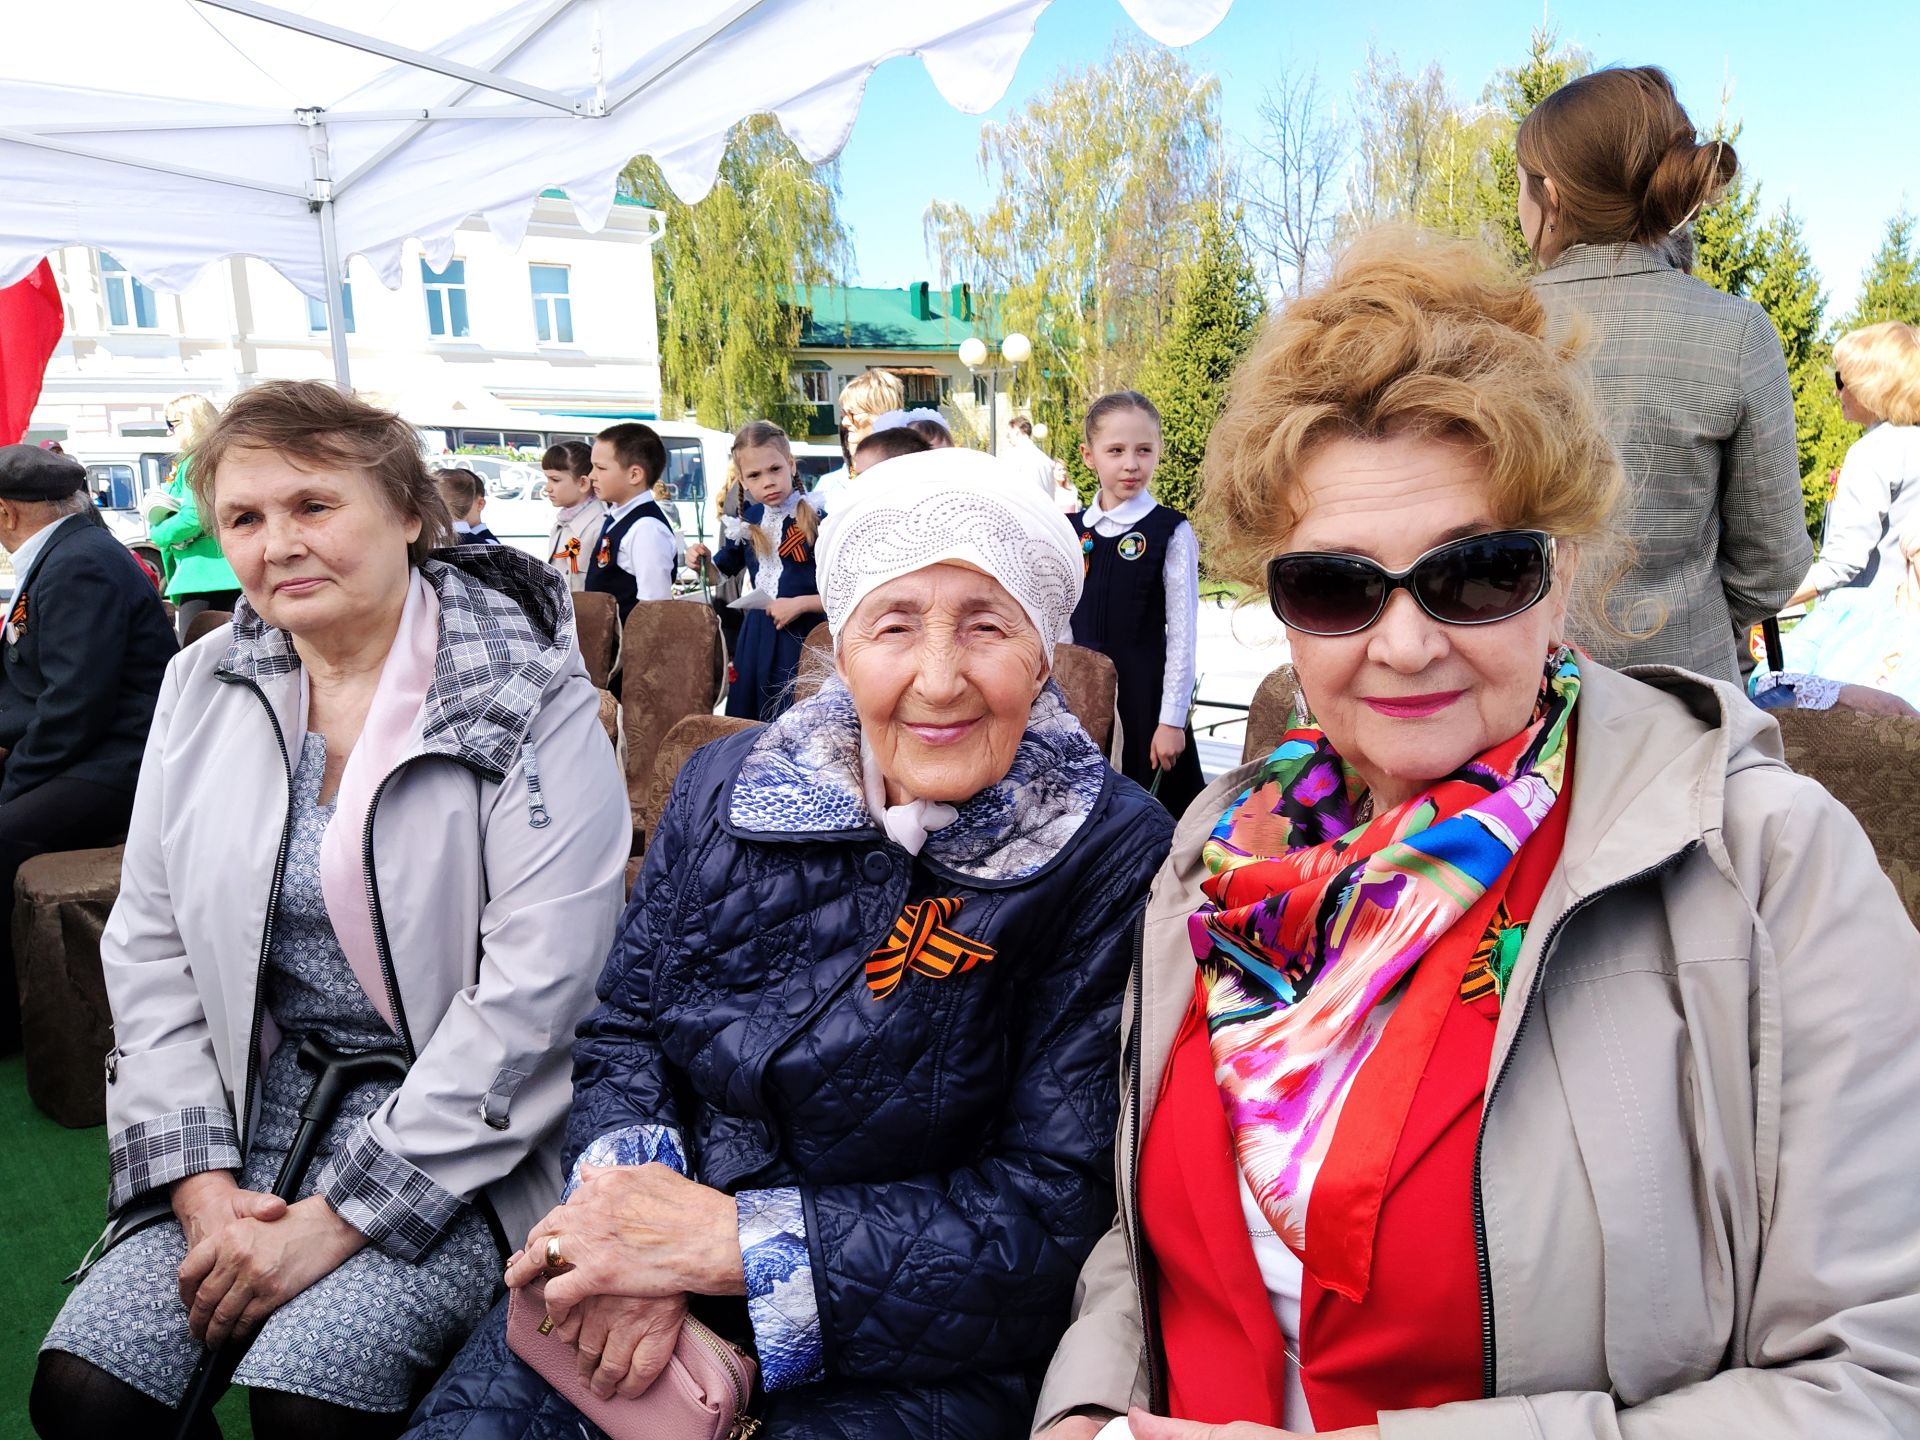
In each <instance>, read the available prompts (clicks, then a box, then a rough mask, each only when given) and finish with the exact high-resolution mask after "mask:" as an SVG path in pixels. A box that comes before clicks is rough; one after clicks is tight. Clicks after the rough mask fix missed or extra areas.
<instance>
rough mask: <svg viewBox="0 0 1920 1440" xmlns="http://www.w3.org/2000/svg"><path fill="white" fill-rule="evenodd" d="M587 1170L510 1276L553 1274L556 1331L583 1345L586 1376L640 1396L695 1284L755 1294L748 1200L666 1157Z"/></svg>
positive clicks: (668, 1349) (510, 1280)
mask: <svg viewBox="0 0 1920 1440" xmlns="http://www.w3.org/2000/svg"><path fill="white" fill-rule="evenodd" d="M580 1174H581V1179H580V1184H579V1185H578V1186H577V1187H576V1188H575V1190H574V1192H573V1194H572V1195H571V1196H569V1197H568V1198H567V1200H566V1202H565V1203H564V1204H561V1205H557V1206H555V1207H554V1208H553V1209H552V1210H551V1211H550V1212H548V1214H547V1216H546V1218H545V1219H543V1220H541V1221H540V1223H539V1224H537V1225H535V1226H534V1227H533V1229H532V1230H531V1231H529V1232H528V1233H527V1244H526V1248H525V1249H524V1250H521V1251H518V1252H516V1253H515V1254H514V1255H513V1256H512V1257H511V1258H510V1259H509V1260H508V1261H507V1274H506V1281H507V1286H508V1288H510V1289H515V1290H518V1289H521V1288H522V1287H524V1286H526V1285H530V1284H532V1283H533V1282H534V1281H535V1280H538V1279H540V1278H542V1277H543V1276H544V1277H546V1280H547V1285H546V1306H547V1314H548V1315H549V1316H551V1317H552V1319H553V1321H554V1330H553V1333H554V1334H555V1335H557V1336H559V1337H560V1339H562V1340H564V1341H565V1342H566V1343H568V1344H570V1345H572V1346H574V1347H575V1348H576V1349H577V1350H578V1351H579V1352H580V1378H581V1380H582V1381H583V1382H584V1383H585V1384H586V1385H587V1387H588V1388H589V1389H591V1390H592V1391H593V1393H594V1394H595V1395H597V1396H599V1397H600V1398H601V1399H603V1400H606V1399H611V1398H612V1397H613V1396H615V1395H619V1396H621V1397H622V1398H627V1399H631V1398H632V1397H634V1396H637V1395H640V1394H642V1393H644V1392H645V1391H646V1389H647V1387H648V1386H649V1385H651V1384H652V1383H653V1382H654V1380H655V1379H656V1378H657V1377H658V1376H659V1374H660V1372H661V1371H662V1370H664V1369H665V1368H666V1365H667V1361H668V1360H669V1359H670V1358H671V1357H672V1355H673V1347H674V1344H675V1342H676V1341H677V1340H678V1339H679V1335H680V1322H681V1320H682V1319H684V1318H685V1316H686V1313H687V1296H688V1295H689V1294H693V1295H744V1294H746V1275H745V1272H744V1270H743V1268H742V1262H741V1258H740V1236H739V1211H738V1208H737V1207H736V1205H735V1204H734V1200H733V1197H732V1196H731V1195H726V1194H723V1193H722V1192H720V1191H718V1190H715V1189H712V1188H711V1187H709V1186H706V1185H701V1184H699V1183H697V1182H695V1181H692V1180H689V1179H687V1178H686V1177H685V1176H683V1175H681V1174H680V1173H679V1172H678V1171H677V1170H674V1169H673V1168H671V1167H670V1166H666V1165H658V1164H650V1165H615V1166H600V1165H584V1166H582V1167H581V1172H580ZM549 1242H551V1244H550V1243H549ZM550 1254H551V1255H552V1256H553V1257H554V1258H555V1259H556V1260H557V1262H558V1263H557V1264H556V1265H554V1266H553V1267H552V1268H549V1255H550Z"/></svg>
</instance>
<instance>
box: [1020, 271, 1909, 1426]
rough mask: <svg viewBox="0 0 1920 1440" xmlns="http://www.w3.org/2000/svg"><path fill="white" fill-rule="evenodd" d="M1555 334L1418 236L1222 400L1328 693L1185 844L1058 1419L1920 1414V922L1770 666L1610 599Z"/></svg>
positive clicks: (1253, 498)
mask: <svg viewBox="0 0 1920 1440" xmlns="http://www.w3.org/2000/svg"><path fill="white" fill-rule="evenodd" d="M1547 333H1548V317H1547V315H1546V314H1545V311H1544V309H1543V307H1542V306H1541V304H1540V303H1539V300H1538V298H1537V297H1536V296H1534V295H1533V294H1532V293H1531V292H1530V291H1529V290H1528V289H1527V288H1526V287H1525V286H1523V285H1521V284H1518V283H1516V282H1514V281H1513V280H1511V279H1509V278H1508V277H1507V276H1506V274H1505V272H1504V270H1502V269H1501V268H1499V267H1498V266H1497V265H1496V264H1495V263H1494V262H1493V261H1491V260H1490V259H1488V258H1486V257H1483V256H1476V255H1475V254H1473V253H1471V252H1467V251H1463V250H1459V249H1454V248H1451V247H1448V246H1442V245H1439V244H1434V245H1431V246H1423V245H1420V244H1417V243H1412V242H1410V241H1409V240H1408V239H1406V238H1405V237H1400V238H1399V239H1397V240H1395V241H1394V242H1393V243H1390V244H1388V245H1385V246H1375V247H1373V248H1371V249H1369V250H1366V251H1364V252H1361V253H1358V254H1355V255H1352V256H1349V257H1348V259H1347V260H1346V261H1345V262H1343V264H1342V266H1341V267H1340V269H1339V270H1338V271H1337V273H1336V275H1335V277H1334V278H1333V280H1331V281H1330V282H1329V284H1328V285H1327V286H1326V287H1325V289H1324V290H1323V291H1321V292H1319V293H1317V294H1312V295H1308V296H1306V297H1304V298H1303V299H1301V300H1299V301H1296V302H1295V303H1294V304H1293V305H1291V306H1289V307H1288V309H1287V311H1286V312H1285V313H1284V314H1283V315H1282V316H1281V317H1280V318H1279V319H1278V320H1277V321H1276V322H1275V323H1274V325H1273V327H1272V328H1271V330H1270V331H1269V333H1268V334H1267V336H1266V337H1265V338H1264V339H1263V340H1262V342H1261V343H1260V345H1259V346H1258V347H1257V348H1256V349H1255V351H1254V352H1253V353H1252V355H1251V356H1250V357H1249V359H1248V361H1247V364H1246V366H1245V367H1244V368H1243V370H1242V372H1241V374H1240V376H1239V377H1238V379H1237V380H1236V382H1235V385H1234V389H1233V392H1232V394H1231V396H1230V398H1229V400H1228V402H1227V405H1226V407H1225V409H1224V411H1223V412H1222V414H1221V417H1220V419H1219V422H1218V423H1217V424H1216V426H1215V428H1214V432H1213V437H1212V440H1211V441H1210V443H1209V445H1208V449H1207V474H1206V477H1205V490H1204V494H1203V497H1202V501H1201V505H1200V507H1199V511H1198V519H1199V520H1200V522H1201V524H1202V526H1203V528H1204V529H1205V531H1206V532H1207V533H1208V534H1209V536H1210V539H1211V542H1212V545H1213V549H1212V552H1211V553H1212V554H1213V557H1214V563H1215V564H1216V565H1217V566H1219V567H1220V568H1221V571H1222V573H1225V574H1228V575H1232V576H1234V577H1235V578H1241V579H1247V580H1258V579H1262V578H1264V580H1265V581H1266V584H1267V589H1268V595H1269V599H1270V601H1271V603H1272V605H1273V607H1274V609H1275V610H1276V611H1277V612H1278V614H1279V616H1280V618H1281V620H1282V621H1283V622H1284V623H1285V624H1286V626H1287V629H1288V635H1289V640H1290V642H1291V646H1292V653H1293V661H1294V668H1295V671H1296V674H1297V678H1298V681H1299V685H1300V695H1301V702H1302V704H1301V707H1300V713H1299V714H1298V715H1297V716H1296V719H1295V721H1294V723H1293V725H1292V726H1291V728H1290V729H1289V730H1288V732H1287V734H1286V735H1285V737H1284V739H1283V740H1282V742H1281V744H1280V745H1279V747H1278V748H1277V749H1275V750H1274V752H1273V753H1272V754H1271V755H1269V756H1266V757H1264V758H1262V759H1260V760H1257V761H1255V762H1253V763H1252V764H1250V765H1247V766H1244V767H1242V768H1241V769H1239V770H1237V771H1235V772H1232V773H1230V774H1228V775H1226V776H1223V777H1222V778H1221V779H1220V780H1219V781H1217V782H1216V783H1215V784H1214V785H1213V786H1212V787H1211V788H1210V789H1209V790H1207V791H1206V792H1205V793H1204V794H1203V795H1201V797H1200V798H1199V799H1198V800H1196V801H1195V802H1194V804H1193V805H1192V806H1190V807H1189V808H1188V810H1187V814H1186V818H1185V819H1184V820H1183V821H1182V822H1181V825H1180V827H1179V829H1178V831H1177V832H1176V833H1175V836H1174V842H1173V850H1172V853H1171V855H1170V856H1169V858H1168V860H1167V863H1166V864H1165V866H1163V867H1162V869H1161V872H1160V874H1159V876H1158V877H1157V879H1156V880H1155V882H1154V888H1153V896H1152V899H1151V901H1150V902H1149V905H1148V910H1147V918H1146V924H1145V930H1144V934H1143V937H1142V944H1141V949H1140V951H1139V952H1137V953H1139V955H1140V956H1141V960H1140V965H1139V970H1138V972H1137V974H1136V977H1135V980H1134V983H1133V986H1132V989H1131V993H1130V998H1129V1004H1128V1008H1127V1010H1126V1012H1125V1013H1124V1014H1123V1017H1122V1033H1123V1034H1124V1035H1125V1037H1126V1039H1125V1042H1124V1043H1125V1051H1124V1068H1123V1071H1122V1074H1123V1077H1124V1078H1123V1082H1122V1084H1123V1088H1122V1098H1121V1108H1122V1114H1123V1116H1125V1119H1124V1120H1123V1122H1122V1125H1121V1129H1120V1137H1119V1143H1118V1146H1117V1151H1116V1153H1117V1154H1118V1155H1119V1156H1120V1157H1121V1161H1120V1167H1119V1169H1120V1176H1119V1178H1120V1186H1119V1189H1120V1200H1121V1206H1120V1216H1119V1220H1118V1222H1117V1223H1116V1225H1115V1226H1114V1229H1113V1230H1112V1232H1111V1233H1110V1234H1109V1235H1108V1236H1107V1237H1106V1239H1105V1240H1103V1241H1102V1242H1101V1243H1100V1245H1099V1246H1097V1247H1096V1248H1095V1250H1094V1252H1093V1255H1092V1257H1091V1258H1090V1259H1089V1261H1088V1262H1087V1265H1086V1266H1085V1268H1084V1269H1083V1271H1082V1273H1081V1278H1080V1290H1079V1296H1078V1303H1077V1307H1076V1314H1075V1318H1074V1321H1073V1323H1072V1325H1071V1326H1070V1328H1069V1329H1068V1331H1067V1333H1066V1336H1065V1338H1064V1339H1063V1340H1062V1342H1061V1345H1060V1347H1059V1350H1058V1352H1057V1354H1056V1355H1055V1358H1054V1361H1053V1364H1052V1366H1051V1368H1050V1370H1049V1372H1048V1375H1047V1379H1046V1383H1045V1387H1044V1389H1043V1392H1042V1395H1041V1399H1040V1403H1039V1410H1038V1422H1037V1423H1038V1424H1039V1425H1040V1426H1042V1427H1043V1428H1044V1429H1045V1430H1046V1433H1047V1435H1048V1437H1049V1440H1085V1437H1090V1436H1093V1435H1095V1434H1097V1433H1100V1432H1101V1431H1102V1429H1103V1427H1105V1426H1106V1425H1108V1424H1110V1423H1114V1422H1113V1420H1112V1418H1111V1417H1115V1416H1119V1415H1122V1414H1124V1413H1125V1412H1127V1411H1129V1409H1132V1411H1133V1413H1132V1414H1130V1415H1126V1418H1125V1419H1124V1420H1122V1421H1120V1422H1118V1423H1119V1424H1120V1425H1121V1426H1124V1427H1125V1429H1126V1430H1127V1433H1129V1434H1130V1435H1131V1436H1132V1437H1133V1440H1227V1437H1231V1440H1261V1437H1268V1440H1285V1437H1291V1436H1298V1435H1306V1434H1320V1435H1326V1434H1337V1435H1340V1436H1344V1437H1347V1440H1695V1437H1700V1436H1707V1435H1716V1436H1719V1435H1724V1436H1740V1437H1743V1440H1800V1437H1804V1436H1821V1437H1828V1436H1832V1437H1846V1440H1867V1437H1885V1440H1896V1437H1905V1436H1913V1435H1916V1434H1920V1242H1916V1236H1917V1235H1920V1199H1916V1198H1915V1193H1914V1185H1913V1176H1914V1174H1915V1172H1916V1170H1920V1124H1916V1123H1915V1118H1914V1117H1915V1115H1916V1114H1917V1113H1920V1054H1916V1051H1915V1047H1914V1045H1913V1036H1912V1032H1913V1017H1914V1015H1915V1014H1916V1013H1920V935H1916V934H1915V932H1914V927H1913V926H1912V924H1911V923H1910V922H1909V921H1908V918H1907V915H1906V912H1905V910H1904V908H1903V907H1902V905H1901V903H1900V900H1899V898H1898V897H1897V896H1896V894H1895V893H1894V890H1893V887H1892V886H1891V885H1890V884H1889V883H1888V881H1887V879H1886V877H1885V876H1884V875H1883V874H1882V873H1881V871H1880V868H1879V866H1878V865H1877V864H1876V863H1875V861H1874V855H1873V851H1872V849H1871V848H1870V847H1869V845H1868V843H1867V840H1866V837H1865V836H1864V835H1863V834H1862V833H1861V831H1860V827H1859V826H1858V825H1857V824H1856V823H1855V822H1854V820H1853V818H1852V817H1851V816H1850V815H1849V814H1848V813H1847V812H1846V811H1845V810H1844V809H1842V808H1841V806H1840V805H1839V804H1838V803H1837V802H1835V801H1834V800H1833V798H1832V797H1831V796H1829V795H1828V794H1827V793H1826V792H1825V791H1823V790H1822V789H1821V788H1820V787H1819V786H1818V785H1816V784H1815V783H1813V782H1812V781H1810V780H1806V779H1802V778H1801V777H1799V776H1796V775H1795V774H1793V773H1792V772H1791V771H1789V770H1788V769H1787V768H1786V766H1785V765H1784V764H1783V763H1782V761H1781V754H1780V744H1779V737H1778V735H1777V733H1776V732H1775V730H1774V727H1773V724H1772V722H1771V721H1769V720H1768V719H1767V718H1766V717H1765V716H1764V715H1762V714H1761V713H1760V712H1759V711H1757V710H1755V709H1754V708H1753V707H1752V706H1751V705H1749V704H1748V703H1747V701H1746V700H1745V699H1744V698H1743V697H1742V696H1741V695H1740V693H1739V692H1738V691H1737V690H1736V689H1735V688H1734V687H1732V686H1729V685H1724V684H1719V683H1715V682H1711V681H1705V680H1702V679H1700V678H1698V677H1697V676H1693V675H1689V674H1687V673H1685V672H1683V671H1679V670H1674V669H1670V668H1665V667H1658V668H1654V667H1649V668H1647V669H1644V670H1640V671H1637V672H1634V673H1633V674H1622V673H1621V672H1619V671H1615V670H1611V669H1608V668H1607V667H1605V666H1603V665H1600V664H1598V663H1596V662H1595V661H1593V660H1592V659H1591V658H1590V657H1589V656H1587V655H1584V654H1582V653H1581V652H1580V651H1578V650H1576V649H1573V648H1572V647H1570V646H1569V645H1568V644H1567V643H1566V625H1567V621H1568V617H1569V615H1570V613H1571V611H1570V606H1569V584H1568V582H1569V580H1570V579H1571V578H1572V576H1573V574H1574V572H1576V571H1577V570H1578V569H1579V568H1580V567H1581V566H1582V565H1585V564H1592V563H1594V562H1593V557H1594V553H1595V549H1596V544H1597V542H1600V541H1602V540H1604V539H1605V537H1606V535H1607V527H1608V520H1609V511H1610V509H1611V508H1612V505H1613V503H1614V501H1615V500H1616V498H1617V497H1618V495H1619V493H1620V490H1621V488H1622V485H1621V476H1620V473H1619V467H1618V463H1617V461H1616V460H1615V458H1614V456H1613V452H1612V449H1611V447H1610V446H1609V445H1608V443H1607V440H1606V436H1605V434H1604V432H1603V430H1602V428H1601V426H1600V423H1599V421H1598V419H1597V417H1596V415H1595V413H1594V408H1593V406H1592V403H1591V399H1590V397H1589V396H1587V395H1586V394H1584V393H1583V387H1582V386H1580V385H1579V384H1578V383H1577V381H1576V379H1575V378H1574V376H1573V375H1572V374H1571V372H1569V370H1568V369H1567V367H1566V366H1565V364H1564V361H1563V356H1562V354H1561V352H1560V351H1559V350H1558V348H1557V347H1556V346H1555V345H1553V344H1552V343H1551V342H1550V341H1549V340H1548V338H1547ZM1403 592H1404V593H1403Z"/></svg>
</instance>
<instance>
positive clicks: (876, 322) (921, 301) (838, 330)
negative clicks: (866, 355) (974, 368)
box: [796, 282, 986, 350]
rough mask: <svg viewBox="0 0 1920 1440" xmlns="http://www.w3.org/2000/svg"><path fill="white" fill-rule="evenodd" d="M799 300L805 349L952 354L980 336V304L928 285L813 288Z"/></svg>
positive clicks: (817, 286)
mask: <svg viewBox="0 0 1920 1440" xmlns="http://www.w3.org/2000/svg"><path fill="white" fill-rule="evenodd" d="M957 288H958V287H956V289H957ZM796 298H798V299H799V301H800V303H801V304H802V305H803V306H805V308H806V323H805V325H804V326H802V328H801V331H800V348H801V349H803V350H805V349H809V348H811V349H817V350H847V349H854V350H951V349H953V348H955V347H956V346H958V345H959V343H960V342H961V341H962V340H965V339H967V338H968V337H969V336H972V335H976V334H979V331H980V321H979V310H978V306H979V303H980V302H979V301H978V300H977V299H974V300H972V302H971V305H969V303H968V300H967V297H965V296H956V294H955V291H952V290H941V289H937V288H935V287H932V286H928V285H925V283H924V282H923V283H922V284H921V285H909V286H905V287H902V288H900V289H897V290H882V289H878V288H876V287H873V286H868V285H810V286H808V287H807V288H806V290H805V291H804V292H801V293H800V295H799V296H797V297H796ZM956 300H957V301H958V303H956ZM969 308H972V309H973V312H974V313H973V315H972V316H971V317H968V316H966V315H965V313H964V312H965V311H966V310H967V309H969ZM981 338H982V339H985V338H986V337H985V336H982V337H981Z"/></svg>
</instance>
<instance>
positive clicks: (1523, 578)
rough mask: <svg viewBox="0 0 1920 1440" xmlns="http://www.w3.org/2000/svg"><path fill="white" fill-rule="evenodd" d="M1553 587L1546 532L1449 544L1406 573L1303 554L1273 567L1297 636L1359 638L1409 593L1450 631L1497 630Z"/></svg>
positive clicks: (1277, 596)
mask: <svg viewBox="0 0 1920 1440" xmlns="http://www.w3.org/2000/svg"><path fill="white" fill-rule="evenodd" d="M1552 588H1553V538H1552V537H1551V536H1549V535H1544V534H1542V533H1541V532H1540V531H1538V530H1498V531H1495V532H1494V533H1492V534H1490V535H1469V536H1468V537H1467V538H1466V539H1464V540H1449V541H1448V542H1447V543H1446V544H1445V545H1437V546H1435V547H1434V548H1433V549H1431V550H1429V551H1427V553H1426V554H1424V555H1422V556H1421V557H1420V558H1419V559H1418V560H1415V561H1414V562H1413V564H1411V565H1409V566H1408V567H1407V568H1406V569H1404V570H1400V571H1393V570H1389V569H1387V568H1386V567H1385V566H1384V565H1377V564H1375V563H1374V562H1373V561H1371V560H1367V559H1364V558H1363V557H1361V556H1359V555H1343V554H1340V553H1338V552H1336V551H1329V550H1298V551H1294V552H1292V553H1290V554H1286V555H1276V556H1274V557H1273V559H1271V560H1269V561H1268V562H1267V599H1268V601H1269V603H1271V604H1272V606H1273V613H1274V614H1276V615H1278V616H1279V617H1280V619H1281V620H1282V621H1283V622H1284V623H1285V624H1286V626H1287V628H1288V629H1290V630H1300V631H1304V632H1305V633H1307V634H1309V635H1354V634H1357V633H1359V632H1360V631H1362V630H1365V629H1366V628H1367V627H1368V626H1369V625H1371V624H1373V623H1374V621H1376V620H1378V619H1379V618H1380V616H1381V615H1382V614H1383V613H1385V611H1386V608H1387V601H1388V600H1390V599H1391V598H1393V592H1394V591H1396V590H1405V591H1406V592H1407V593H1408V594H1409V595H1411V596H1413V601H1414V603H1415V604H1416V605H1418V606H1419V607H1420V608H1421V609H1422V610H1424V611H1426V612H1427V614H1429V615H1431V616H1432V617H1433V618H1434V619H1436V620H1438V621H1439V622H1440V623H1441V624H1443V625H1495V624H1498V623H1499V622H1500V621H1502V620H1511V619H1512V618H1513V617H1514V616H1516V615H1518V614H1520V613H1521V612H1522V611H1525V610H1529V609H1531V608H1532V607H1533V606H1535V605H1538V604H1539V603H1540V602H1541V601H1542V600H1543V599H1545V598H1546V594H1547V591H1549V590H1550V589H1552Z"/></svg>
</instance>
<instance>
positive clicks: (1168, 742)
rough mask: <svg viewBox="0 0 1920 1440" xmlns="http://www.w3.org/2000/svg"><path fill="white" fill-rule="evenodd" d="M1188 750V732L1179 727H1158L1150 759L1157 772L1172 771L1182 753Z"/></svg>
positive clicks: (1154, 731) (1149, 755)
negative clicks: (1174, 763)
mask: <svg viewBox="0 0 1920 1440" xmlns="http://www.w3.org/2000/svg"><path fill="white" fill-rule="evenodd" d="M1186 748H1187V732H1186V731H1185V730H1184V729H1183V728H1181V727H1180V726H1178V725H1156V726H1155V727H1154V730H1153V744H1152V745H1151V746H1150V747H1149V748H1148V752H1147V753H1148V757H1149V758H1150V759H1151V760H1152V762H1153V768H1154V769H1156V770H1171V769H1173V762H1174V761H1176V760H1178V759H1179V758H1180V752H1181V751H1183V750H1185V749H1186Z"/></svg>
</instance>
